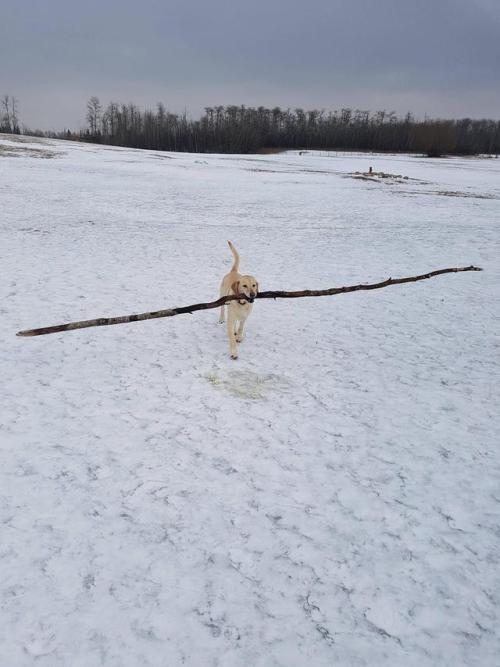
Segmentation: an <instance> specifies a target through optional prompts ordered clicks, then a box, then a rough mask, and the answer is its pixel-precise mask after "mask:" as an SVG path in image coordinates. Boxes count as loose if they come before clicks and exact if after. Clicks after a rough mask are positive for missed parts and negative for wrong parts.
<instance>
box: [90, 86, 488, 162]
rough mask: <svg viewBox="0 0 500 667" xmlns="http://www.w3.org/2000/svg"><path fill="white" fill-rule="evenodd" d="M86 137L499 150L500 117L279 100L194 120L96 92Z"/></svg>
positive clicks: (190, 147)
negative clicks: (424, 115)
mask: <svg viewBox="0 0 500 667" xmlns="http://www.w3.org/2000/svg"><path fill="white" fill-rule="evenodd" d="M87 123H88V126H87V128H86V130H85V131H84V132H82V133H81V139H83V140H85V141H92V142H100V143H105V144H113V145H117V146H130V147H133V148H149V149H156V150H168V151H189V152H201V153H255V152H258V151H260V150H264V149H283V148H296V149H326V150H328V149H332V150H367V151H370V150H377V151H388V152H399V151H401V152H418V153H425V154H427V155H429V156H438V155H443V154H462V155H472V154H478V153H488V154H497V153H499V152H500V121H495V120H488V119H484V120H474V119H471V118H464V119H461V120H442V119H425V120H423V121H422V120H416V119H415V118H414V117H413V116H412V115H411V114H410V113H408V114H406V115H405V116H404V117H398V116H397V115H396V114H395V113H394V112H393V111H391V112H387V111H377V112H375V113H371V112H370V111H362V110H359V109H356V110H353V109H349V108H343V109H341V110H340V111H331V112H325V111H323V110H317V109H314V110H311V111H304V110H303V109H294V110H291V109H281V108H280V107H274V108H272V109H268V108H266V107H262V106H260V107H246V106H234V105H230V106H216V107H206V108H205V111H204V113H203V115H202V116H201V118H199V119H196V120H192V119H190V118H188V117H187V115H186V114H185V113H184V114H180V115H179V114H174V113H170V112H169V111H167V110H166V108H165V106H164V105H163V104H162V103H159V104H158V105H157V107H156V110H154V111H153V110H146V111H144V112H142V111H141V110H140V109H139V107H137V106H136V105H135V104H117V103H115V102H110V103H109V104H108V105H107V106H106V107H103V106H102V105H101V103H100V101H99V99H98V98H97V97H92V98H91V99H90V100H89V102H88V104H87Z"/></svg>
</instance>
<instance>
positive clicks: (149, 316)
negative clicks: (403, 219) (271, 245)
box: [16, 266, 482, 336]
mask: <svg viewBox="0 0 500 667" xmlns="http://www.w3.org/2000/svg"><path fill="white" fill-rule="evenodd" d="M459 271H482V269H480V268H479V267H477V266H464V267H460V268H453V269H439V270H438V271H431V272H430V273H424V274H422V275H420V276H410V277H409V278H388V279H387V280H384V281H383V282H380V283H372V284H371V285H370V284H369V285H350V286H347V287H331V288H330V289H322V290H309V289H308V290H301V291H299V292H282V291H277V292H260V293H259V294H257V297H256V298H257V299H296V298H299V297H305V296H333V295H334V294H345V293H346V292H359V291H361V290H372V289H381V288H382V287H389V285H401V284H402V283H413V282H416V281H417V280H426V279H427V278H434V276H440V275H442V274H443V273H458V272H459ZM241 298H244V296H243V295H239V296H236V295H231V296H223V297H221V298H220V299H217V301H211V302H210V303H194V304H192V305H191V306H181V307H179V308H167V309H166V310H155V311H152V312H148V313H138V314H136V315H123V316H122V317H99V318H97V319H95V320H82V321H80V322H68V323H67V324H56V325H55V326H52V327H43V328H41V329H27V330H25V331H19V332H18V333H17V334H16V335H17V336H43V335H45V334H51V333H59V332H60V331H72V330H73V329H86V328H87V327H104V326H109V325H111V324H126V323H127V322H140V321H141V320H154V319H157V318H159V317H173V316H174V315H182V314H183V313H194V312H195V311H196V310H207V309H209V308H218V307H219V306H222V305H224V304H225V303H227V302H228V301H233V300H234V299H241Z"/></svg>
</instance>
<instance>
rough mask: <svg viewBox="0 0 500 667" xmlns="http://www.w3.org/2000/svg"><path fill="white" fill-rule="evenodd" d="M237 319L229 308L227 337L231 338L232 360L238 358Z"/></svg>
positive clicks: (230, 352)
mask: <svg viewBox="0 0 500 667" xmlns="http://www.w3.org/2000/svg"><path fill="white" fill-rule="evenodd" d="M235 324H236V322H235V319H234V315H233V313H232V312H231V308H228V315H227V336H228V338H229V354H230V355H231V359H237V358H238V348H237V346H236V335H235V332H234V330H235Z"/></svg>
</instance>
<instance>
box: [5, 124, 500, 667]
mask: <svg viewBox="0 0 500 667" xmlns="http://www.w3.org/2000/svg"><path fill="white" fill-rule="evenodd" d="M35 149H36V150H35ZM44 151H45V152H46V153H44ZM44 158H45V159H44ZM369 166H373V169H374V171H377V172H384V173H391V174H396V175H403V176H408V177H409V178H408V179H406V180H405V182H404V183H400V182H396V181H393V180H391V179H385V181H387V182H380V183H379V182H370V181H364V180H356V179H353V178H351V177H350V176H349V174H352V173H354V172H356V171H360V172H364V171H367V170H368V167H369ZM499 176H500V160H495V159H484V158H483V159H476V158H468V159H455V158H454V159H442V160H427V159H423V158H417V157H412V156H402V155H399V156H394V155H364V154H335V153H329V154H326V153H323V154H321V153H312V152H311V153H308V154H306V155H298V154H297V153H296V152H290V153H283V154H279V155H272V156H218V155H201V156H200V155H190V154H174V153H170V154H165V153H157V152H153V151H136V150H131V149H123V148H112V147H100V146H96V145H83V144H82V145H80V144H77V143H66V142H62V141H61V142H60V141H52V140H51V141H48V140H34V139H28V140H27V141H26V140H25V141H23V142H19V141H14V140H13V139H12V138H11V137H8V136H6V135H2V136H1V137H0V201H1V210H2V215H1V218H0V235H1V236H0V244H1V248H2V281H1V300H0V309H1V315H2V317H1V319H0V327H1V329H0V363H1V368H2V377H3V381H2V383H1V387H0V471H1V472H0V475H1V477H0V525H1V540H0V569H1V573H2V577H1V580H0V664H2V665H9V667H17V666H28V665H34V664H36V665H37V666H41V667H66V666H67V665H71V666H72V667H94V666H98V665H106V667H124V666H125V667H127V666H129V665H130V666H131V667H132V666H135V665H139V664H140V665H146V666H155V667H156V666H160V665H162V666H163V665H181V664H186V665H190V666H191V665H194V666H197V665H200V666H213V667H215V666H216V665H217V666H224V667H238V666H244V665H252V666H256V667H257V666H258V667H268V666H269V667H271V666H278V665H279V666H283V667H285V666H286V667H294V666H296V667H301V666H303V665H305V664H308V665H314V667H323V666H325V667H326V666H330V665H333V664H339V665H349V666H351V665H352V666H353V667H358V666H359V667H361V666H364V665H369V666H373V665H384V666H386V665H388V666H394V667H399V666H400V665H403V664H404V665H409V666H410V667H411V666H413V665H418V666H419V667H422V666H423V665H428V666H429V667H430V666H434V665H450V666H451V665H453V666H454V667H455V666H458V665H467V666H470V665H478V666H481V667H484V666H485V665H493V664H496V662H497V660H498V655H499V654H500V653H499V652H500V641H499V634H500V633H499V630H498V628H499V627H500V623H499V603H500V576H499V571H500V569H499V560H500V550H499V536H500V528H499V526H500V486H499V481H498V480H499V478H500V477H499V475H500V465H499V464H500V455H499V447H498V442H499V433H500V429H499V423H500V417H499V411H498V386H499V381H500V373H499V364H498V348H499V338H498V322H499V314H500V313H499V302H498V296H499V288H500V263H499V261H498V260H499V256H500V255H499V231H498V219H499V213H500V203H499V200H500V178H499ZM227 239H231V240H232V241H233V242H234V243H235V245H236V247H237V248H238V250H239V252H240V254H241V257H242V267H241V268H242V270H243V271H245V272H250V273H254V274H255V275H256V276H257V278H258V279H259V281H260V286H261V289H290V290H293V289H304V288H322V287H323V288H324V287H332V286H340V285H345V284H353V283H358V282H365V281H366V282H375V281H377V280H382V279H385V278H387V277H389V276H393V277H402V276H407V275H415V274H418V273H424V272H426V271H428V270H433V269H438V268H445V267H450V266H465V265H469V264H476V265H479V266H482V267H483V268H484V271H483V272H481V273H462V274H454V275H447V276H442V277H438V278H434V279H432V280H429V281H424V282H421V283H415V284H408V285H401V286H397V287H390V288H387V289H384V290H379V291H375V292H370V293H356V294H348V295H340V296H336V297H324V298H318V299H300V300H290V301H287V300H281V301H279V300H278V301H276V302H274V301H264V300H263V301H258V302H256V303H255V306H254V309H253V313H252V316H251V318H250V320H249V322H248V326H247V337H246V340H245V341H244V342H243V343H242V344H241V349H240V357H239V359H238V361H232V360H231V359H230V358H229V354H228V345H227V341H226V336H225V330H224V327H221V326H219V325H218V324H217V319H218V312H217V311H206V312H201V313H197V314H194V315H192V316H191V315H186V316H179V317H175V318H171V319H165V320H154V321H150V322H141V323H134V324H129V325H119V326H115V327H103V328H101V329H86V330H82V331H76V332H68V333H62V334H56V335H51V336H42V337H39V338H28V339H26V338H18V337H16V336H15V332H16V331H18V330H20V329H26V328H32V327H37V326H47V325H51V324H58V323H62V322H66V321H71V320H77V319H88V318H93V317H100V316H114V315H125V314H128V313H133V312H141V311H146V310H150V309H159V308H165V307H170V306H179V305H186V304H189V303H193V302H199V301H204V300H211V299H213V298H215V297H216V296H217V293H218V286H219V281H220V279H221V277H222V275H223V274H224V273H225V272H226V271H227V270H228V268H229V267H230V264H231V256H230V253H229V249H228V248H227V245H226V240H227Z"/></svg>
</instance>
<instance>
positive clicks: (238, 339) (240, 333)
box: [236, 319, 246, 343]
mask: <svg viewBox="0 0 500 667" xmlns="http://www.w3.org/2000/svg"><path fill="white" fill-rule="evenodd" d="M245 322H246V319H241V320H240V325H239V327H238V331H237V332H236V342H237V343H241V341H242V340H243V329H244V328H245Z"/></svg>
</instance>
